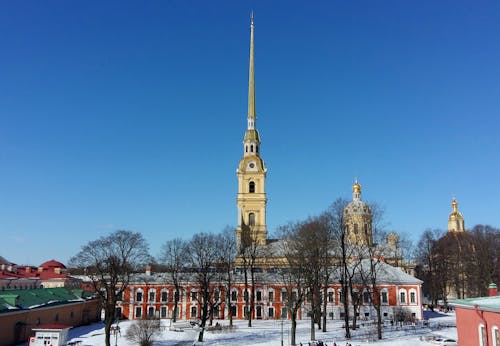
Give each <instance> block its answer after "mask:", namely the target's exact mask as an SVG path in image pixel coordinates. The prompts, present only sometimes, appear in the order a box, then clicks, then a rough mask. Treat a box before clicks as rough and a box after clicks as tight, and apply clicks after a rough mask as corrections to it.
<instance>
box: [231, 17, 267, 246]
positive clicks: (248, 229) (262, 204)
mask: <svg viewBox="0 0 500 346" xmlns="http://www.w3.org/2000/svg"><path fill="white" fill-rule="evenodd" d="M256 120H257V117H256V114H255V79H254V20H253V13H252V14H251V17H250V64H249V71H248V115H247V130H246V131H245V136H244V138H243V157H242V158H241V160H240V163H239V165H238V169H237V170H236V175H237V176H238V197H237V205H238V227H237V229H236V246H237V249H238V250H239V249H240V248H241V246H245V243H247V244H248V242H255V243H256V244H257V245H265V244H266V239H267V226H266V205H267V198H266V188H265V183H266V172H267V170H266V167H265V165H264V160H262V158H261V156H260V136H259V132H258V131H257V122H256Z"/></svg>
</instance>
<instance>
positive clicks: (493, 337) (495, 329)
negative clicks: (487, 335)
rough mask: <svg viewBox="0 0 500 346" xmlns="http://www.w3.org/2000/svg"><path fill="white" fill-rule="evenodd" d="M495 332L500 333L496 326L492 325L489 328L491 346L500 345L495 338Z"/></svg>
mask: <svg viewBox="0 0 500 346" xmlns="http://www.w3.org/2000/svg"><path fill="white" fill-rule="evenodd" d="M495 332H496V334H497V335H498V334H500V330H499V329H498V326H493V327H492V328H491V340H492V341H493V346H500V343H499V342H498V341H497V340H498V338H497V335H495ZM499 337H500V336H499Z"/></svg>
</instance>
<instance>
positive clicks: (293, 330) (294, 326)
mask: <svg viewBox="0 0 500 346" xmlns="http://www.w3.org/2000/svg"><path fill="white" fill-rule="evenodd" d="M290 317H291V319H292V321H291V322H292V327H291V330H290V334H291V335H290V344H291V345H292V346H295V345H296V343H295V334H296V332H297V311H296V310H295V311H294V312H293V313H292V314H291V316H290Z"/></svg>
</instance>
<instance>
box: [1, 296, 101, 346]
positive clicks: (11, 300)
mask: <svg viewBox="0 0 500 346" xmlns="http://www.w3.org/2000/svg"><path fill="white" fill-rule="evenodd" d="M100 319H101V302H100V300H98V299H94V298H93V297H92V295H89V294H88V293H84V292H83V290H81V289H77V288H68V287H58V288H35V289H17V290H10V289H6V290H1V291H0V346H7V345H16V344H18V343H21V342H24V341H26V340H28V338H29V337H30V336H33V335H34V333H33V330H35V329H37V328H40V326H43V325H55V324H57V325H61V324H64V325H69V326H79V325H85V324H89V323H92V322H96V321H100Z"/></svg>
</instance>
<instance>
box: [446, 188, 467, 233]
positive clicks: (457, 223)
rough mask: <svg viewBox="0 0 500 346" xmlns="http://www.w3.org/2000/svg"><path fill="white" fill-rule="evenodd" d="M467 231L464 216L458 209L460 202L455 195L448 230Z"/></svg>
mask: <svg viewBox="0 0 500 346" xmlns="http://www.w3.org/2000/svg"><path fill="white" fill-rule="evenodd" d="M464 231H465V223H464V217H463V216H462V214H461V213H460V212H459V211H458V202H457V200H456V199H455V197H453V200H452V201H451V213H450V216H449V217H448V232H464Z"/></svg>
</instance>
